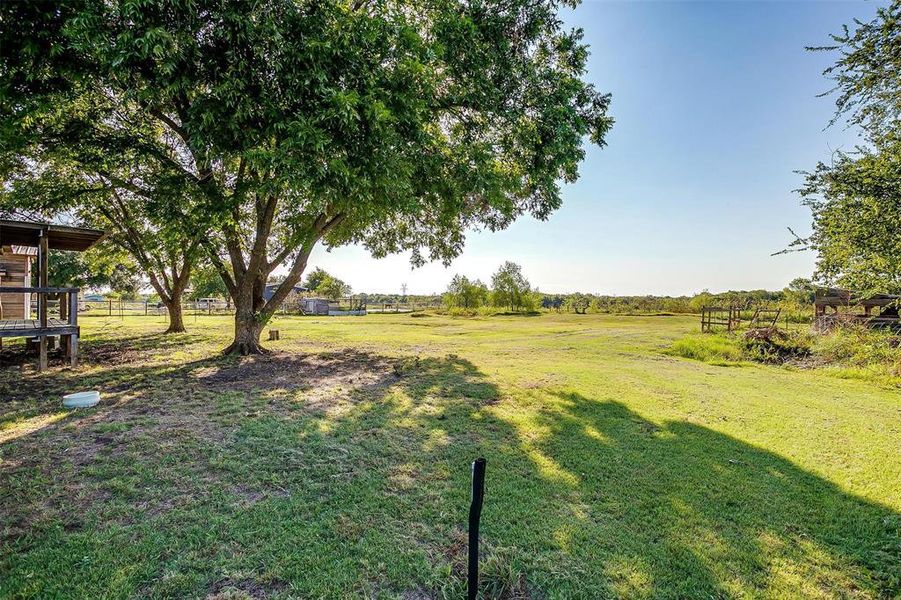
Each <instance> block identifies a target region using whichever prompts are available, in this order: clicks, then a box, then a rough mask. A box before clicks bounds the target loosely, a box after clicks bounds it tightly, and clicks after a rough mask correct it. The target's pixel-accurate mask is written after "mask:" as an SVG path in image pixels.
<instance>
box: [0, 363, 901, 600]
mask: <svg viewBox="0 0 901 600" xmlns="http://www.w3.org/2000/svg"><path fill="white" fill-rule="evenodd" d="M84 377H85V376H84V374H81V373H79V372H77V371H68V370H63V371H57V372H55V373H53V374H52V375H51V376H50V377H42V378H40V379H39V381H40V382H41V383H42V385H45V386H46V387H45V388H43V389H42V393H46V394H50V393H52V391H53V390H56V389H68V388H70V387H71V386H72V385H74V384H75V383H76V382H78V383H79V384H80V385H90V386H91V387H96V388H99V389H100V390H101V392H102V393H103V394H104V397H105V398H106V400H104V402H103V403H102V404H101V406H100V407H98V408H97V409H92V410H89V411H78V412H76V413H71V414H69V415H67V416H62V417H61V418H59V419H58V420H52V419H51V420H49V421H47V422H44V421H39V422H38V425H40V426H39V427H36V428H34V429H31V430H27V429H26V430H25V432H24V433H23V434H22V435H19V436H17V437H13V438H8V439H6V440H3V441H0V458H2V459H3V460H2V462H0V489H3V490H5V492H4V495H3V496H2V497H0V522H2V523H3V524H4V525H3V526H2V528H0V547H3V548H6V549H9V550H10V551H9V552H3V553H0V554H5V556H6V557H7V558H5V559H0V571H3V572H6V573H9V574H10V577H9V578H8V582H9V583H8V588H7V589H8V590H10V591H11V593H12V594H13V595H15V594H16V593H17V592H22V590H25V589H29V590H37V592H36V593H37V595H45V596H52V595H54V594H56V595H66V594H68V595H70V596H71V595H81V596H91V595H94V596H96V595H98V594H100V593H101V592H102V591H103V590H104V589H105V587H104V586H107V585H109V584H110V582H111V578H112V577H113V574H116V575H115V576H116V577H118V578H119V580H117V585H120V586H122V587H121V589H122V590H124V593H123V595H136V596H158V597H166V596H169V597H172V596H197V595H199V596H203V595H204V594H207V593H214V592H216V590H219V589H221V588H223V586H226V584H225V583H223V582H227V584H228V585H227V586H226V587H233V588H235V589H239V590H240V589H257V588H259V589H271V590H274V591H273V592H272V593H273V595H275V596H277V595H278V594H279V593H281V592H283V591H285V590H290V593H291V594H295V595H300V596H314V597H316V596H333V597H334V596H367V595H368V596H377V595H379V594H388V595H395V596H402V597H403V594H408V595H407V596H406V597H432V594H435V593H437V591H440V589H441V585H442V581H444V580H447V579H451V580H458V579H459V577H460V576H461V574H462V571H461V570H460V568H459V566H460V565H461V564H462V553H463V552H464V551H465V545H463V544H462V542H461V539H465V537H463V536H462V526H463V524H464V523H465V519H466V508H467V505H468V500H469V498H468V494H469V481H468V477H469V469H468V467H469V463H470V461H471V460H472V459H473V458H475V457H477V456H479V455H484V456H487V457H488V461H489V466H488V494H487V497H486V506H485V512H484V515H483V532H484V541H485V544H486V547H488V548H489V549H491V550H490V552H493V551H494V550H495V549H496V550H505V551H507V552H508V553H509V555H510V556H511V559H510V564H509V571H510V573H511V574H512V575H511V577H513V578H516V577H519V576H520V575H525V578H526V579H527V580H528V582H529V584H530V586H531V589H532V592H531V593H533V595H534V596H535V597H541V590H544V592H546V593H547V594H549V595H554V594H556V595H557V596H560V597H612V596H619V597H629V596H632V597H674V598H675V597H725V596H743V595H751V596H757V595H767V592H768V591H770V590H772V589H775V590H781V591H782V593H783V594H792V593H796V594H798V595H809V596H816V595H822V596H854V595H859V596H863V597H866V596H886V597H891V596H892V594H893V593H897V591H898V584H899V582H898V565H899V564H901V563H899V555H898V544H897V540H898V535H899V531H898V528H899V524H901V519H899V515H898V513H897V512H895V511H893V510H891V509H889V508H887V507H884V506H880V505H878V504H875V503H872V502H868V501H866V500H863V499H861V498H858V497H855V496H854V495H852V494H848V493H846V492H843V491H842V490H841V489H839V488H838V487H837V486H835V485H834V484H833V483H831V482H829V481H827V480H825V479H823V478H821V477H818V476H816V475H813V474H811V473H809V472H807V471H805V470H803V469H800V468H798V467H797V466H795V465H793V464H792V463H791V462H790V461H788V460H786V459H784V458H782V457H779V456H777V455H775V454H773V453H771V452H767V451H765V450H762V449H759V448H755V447H753V446H751V445H749V444H746V443H744V442H742V441H740V440H736V439H734V438H731V437H729V436H727V435H724V434H721V433H718V432H716V431H713V430H712V429H709V428H706V427H702V426H699V425H696V424H692V423H687V422H666V423H662V424H658V423H654V422H652V421H650V420H648V419H645V418H643V417H642V416H641V415H639V414H638V413H636V412H634V411H632V410H630V409H629V408H628V407H626V406H625V405H623V404H622V403H619V402H616V401H613V400H593V399H590V398H587V397H585V396H582V395H580V394H578V393H557V394H553V395H550V394H545V393H544V392H543V391H535V392H534V396H532V397H531V400H534V402H531V403H530V402H529V401H530V398H526V397H521V396H517V397H516V399H515V400H514V399H513V398H510V397H508V396H505V394H504V393H503V391H502V389H500V388H498V386H497V385H496V384H495V383H493V382H492V381H491V379H490V378H489V377H488V376H487V375H486V374H485V373H484V372H482V371H481V370H480V369H479V368H478V367H477V366H476V365H475V364H474V363H472V362H471V361H469V360H466V359H464V358H461V357H458V356H455V355H447V356H443V357H429V358H416V357H392V356H385V355H381V354H377V353H370V352H364V351H358V350H353V351H339V352H324V353H316V354H288V353H277V354H275V355H272V356H263V357H246V358H236V357H219V356H216V357H211V358H206V359H202V360H197V361H192V362H189V363H178V362H171V363H163V364H156V365H150V366H148V365H142V364H139V363H138V364H136V363H125V364H117V365H111V366H110V367H109V368H107V369H103V370H101V371H100V372H98V373H95V374H92V375H90V377H91V378H93V379H89V381H87V382H85V381H84ZM40 402H44V401H40ZM40 402H39V403H37V404H35V407H36V408H37V410H38V414H37V417H39V418H43V417H46V416H48V415H49V416H52V415H53V414H55V413H57V412H58V410H59V409H58V400H54V401H53V405H52V406H51V405H50V404H41V403H40ZM2 411H4V408H3V406H2V405H0V417H2V416H3V412H2ZM0 420H2V419H0ZM73 502H76V503H78V506H79V511H77V512H74V513H73V511H69V510H66V508H67V507H69V506H71V504H72V503H73ZM86 555H87V556H90V557H91V564H93V565H95V566H96V569H97V570H96V572H95V574H94V575H92V574H91V572H90V570H87V571H86V570H84V569H79V568H78V565H79V563H78V561H79V560H82V557H84V556H86ZM49 564H54V565H56V567H55V568H56V569H57V570H58V571H59V572H66V573H69V575H68V576H67V577H49V576H48V577H41V576H40V574H41V573H42V572H44V573H46V572H47V569H49V567H48V566H46V565H49ZM34 573H37V574H38V575H39V576H38V578H37V583H36V582H35V578H34V577H32V574H34ZM97 573H100V574H101V575H97ZM235 573H238V574H242V575H241V577H243V579H242V578H241V577H237V576H236V575H234V574H235ZM103 574H106V575H103ZM164 574H165V576H163V575H164ZM267 582H269V584H271V585H270V586H269V587H266V585H268V584H267ZM273 582H274V583H273ZM35 586H37V587H35ZM785 590H788V591H785ZM420 592H421V593H422V594H424V595H420V596H415V594H416V593H420ZM267 593H268V592H267ZM411 594H412V595H411Z"/></svg>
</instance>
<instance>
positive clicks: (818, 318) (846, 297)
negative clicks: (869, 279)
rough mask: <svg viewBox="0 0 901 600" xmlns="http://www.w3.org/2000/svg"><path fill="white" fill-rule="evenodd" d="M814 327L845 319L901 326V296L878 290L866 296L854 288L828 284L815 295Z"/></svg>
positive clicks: (845, 321) (882, 325)
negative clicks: (835, 286)
mask: <svg viewBox="0 0 901 600" xmlns="http://www.w3.org/2000/svg"><path fill="white" fill-rule="evenodd" d="M813 306H814V317H815V318H814V327H816V328H817V329H818V330H821V331H823V330H826V329H830V328H832V327H834V326H835V325H838V324H842V323H859V324H862V325H866V326H867V327H874V328H889V329H901V318H899V315H898V309H899V308H901V296H896V295H891V294H875V295H872V296H863V295H861V294H857V293H856V292H853V291H851V290H845V289H841V288H824V289H819V290H817V291H816V294H815V296H814V302H813Z"/></svg>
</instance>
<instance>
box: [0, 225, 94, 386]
mask: <svg viewBox="0 0 901 600" xmlns="http://www.w3.org/2000/svg"><path fill="white" fill-rule="evenodd" d="M103 236H104V233H103V232H102V231H97V230H95V229H82V228H77V227H66V226H63V225H52V224H49V223H31V222H27V221H9V220H0V249H5V248H9V249H10V252H9V253H6V252H3V253H2V254H0V273H5V277H3V279H0V341H2V340H3V339H4V338H11V337H24V338H28V339H29V341H33V342H34V343H35V345H36V346H37V348H38V369H39V370H44V369H46V368H47V346H48V343H49V342H50V341H51V340H54V339H57V338H58V339H59V341H60V342H62V343H63V345H64V347H65V349H66V353H67V355H68V357H69V360H70V361H71V364H72V365H73V366H74V365H75V364H77V362H78V335H79V329H78V292H79V290H78V288H73V287H50V286H49V284H48V283H49V279H48V278H49V271H48V256H49V252H50V250H71V251H76V252H82V251H84V250H87V249H88V248H90V247H91V246H93V245H94V244H96V243H97V242H98V241H99V240H100V239H102V238H103ZM13 248H33V249H36V251H35V252H27V251H26V252H21V251H13V250H12V249H13ZM22 256H25V257H26V258H25V259H22V258H20V257H22ZM23 260H24V262H23ZM33 261H34V263H36V264H32V263H33ZM35 274H36V277H37V285H36V286H34V285H31V284H32V283H34V279H35ZM51 303H57V311H56V315H51V314H50V310H51V309H50V305H51ZM33 309H36V313H37V314H36V315H33V314H32V311H33ZM33 316H36V317H37V318H33Z"/></svg>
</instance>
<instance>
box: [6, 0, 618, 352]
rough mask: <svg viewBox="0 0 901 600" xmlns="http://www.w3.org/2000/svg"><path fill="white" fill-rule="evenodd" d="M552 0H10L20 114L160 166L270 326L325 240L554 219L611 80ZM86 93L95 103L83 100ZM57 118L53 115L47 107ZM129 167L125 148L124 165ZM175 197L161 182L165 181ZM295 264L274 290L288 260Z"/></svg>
mask: <svg viewBox="0 0 901 600" xmlns="http://www.w3.org/2000/svg"><path fill="white" fill-rule="evenodd" d="M559 8H560V3H558V2H556V1H553V0H503V1H500V0H497V1H477V2H463V1H454V0H425V1H422V2H415V3H413V2H411V3H403V2H390V1H379V0H373V1H365V0H360V1H347V0H340V1H338V0H322V1H320V2H300V1H297V0H252V1H251V0H236V1H233V2H221V1H219V0H215V1H213V0H199V1H196V2H192V1H188V2H181V1H178V2H176V1H174V0H119V1H112V2H110V1H101V0H64V1H62V2H57V3H52V4H50V3H43V2H17V3H3V4H0V20H2V21H0V31H2V32H0V36H2V37H0V45H2V46H3V47H4V52H3V57H2V59H0V60H2V63H0V93H2V94H3V100H5V101H6V102H5V103H2V104H4V106H5V108H3V109H0V110H2V111H3V112H2V113H0V115H2V117H3V122H2V124H0V128H2V131H3V132H4V134H8V135H7V136H6V139H7V140H8V143H9V144H11V145H15V144H17V143H20V142H21V140H27V139H31V138H34V137H37V138H39V139H42V140H43V139H52V140H53V143H62V144H65V145H66V146H68V147H75V148H77V149H78V151H79V152H80V153H103V152H109V151H110V149H111V148H115V149H117V150H118V151H120V152H121V153H122V154H123V155H124V156H126V157H128V160H129V161H131V164H134V165H137V166H138V168H144V167H143V165H145V164H146V165H151V166H152V167H153V168H154V169H156V170H159V171H160V173H161V175H160V176H158V177H154V178H153V179H149V180H147V181H141V182H140V185H139V186H138V187H137V188H136V189H135V190H133V191H134V193H135V194H137V195H140V196H142V197H147V198H157V199H159V198H162V199H163V200H162V201H167V202H169V201H170V199H171V198H173V197H175V194H174V193H172V191H173V190H177V191H178V192H179V193H181V194H184V195H185V197H187V198H188V201H184V202H180V203H175V202H172V203H171V206H169V209H170V211H171V216H170V219H171V220H172V221H173V222H177V223H181V224H185V225H186V226H189V227H190V226H192V224H194V223H198V222H203V223H205V224H206V226H207V236H204V237H203V247H204V250H205V252H206V253H207V254H208V258H209V259H210V260H211V261H213V262H214V264H216V265H217V268H218V270H219V272H220V275H221V276H222V278H223V281H224V282H225V284H226V287H227V289H228V291H229V294H230V295H231V296H232V298H233V299H234V303H235V308H236V314H235V335H234V342H233V344H231V345H230V347H229V348H228V349H227V351H233V352H240V353H251V352H258V351H260V347H259V334H260V332H261V330H262V327H263V326H264V324H265V323H266V322H267V321H268V320H269V318H270V317H271V316H272V314H273V313H274V312H275V310H276V309H277V308H278V306H279V305H280V304H281V302H282V301H283V300H284V299H285V297H286V296H287V295H288V294H289V293H290V291H291V290H292V288H293V286H294V285H295V284H296V283H297V282H298V281H299V279H300V277H301V276H302V274H303V272H304V270H305V268H306V265H307V260H308V258H309V256H310V253H311V251H312V250H313V248H314V246H315V245H316V244H318V243H320V242H321V243H325V244H326V245H330V246H334V245H340V244H347V243H358V244H362V245H363V246H365V247H366V248H368V249H369V250H370V252H371V253H372V254H373V255H374V256H376V257H380V256H384V255H386V254H388V253H393V252H399V251H403V250H408V251H410V252H411V253H412V260H413V263H414V264H421V263H422V262H424V261H426V260H444V261H449V260H451V259H452V258H453V257H455V256H456V255H458V254H459V253H460V251H461V250H462V248H463V245H464V241H465V233H466V231H467V230H469V229H472V228H488V229H491V230H496V229H501V228H504V227H506V226H507V225H508V224H510V223H511V222H512V221H513V220H514V219H515V218H517V217H518V216H519V215H521V214H523V213H530V214H532V215H534V216H535V217H537V218H540V219H544V218H546V217H547V216H548V215H549V214H550V213H551V212H552V211H553V210H554V209H556V208H557V207H558V206H559V205H560V202H561V197H560V183H561V182H566V181H573V180H574V179H575V178H576V177H577V167H578V164H579V162H580V161H581V159H582V158H583V154H584V151H583V148H582V146H583V141H584V140H585V139H587V140H588V141H590V142H592V143H595V144H603V142H604V136H605V134H606V132H607V130H608V128H609V126H610V124H611V120H610V118H609V117H608V115H607V110H608V104H609V97H608V96H606V95H603V94H600V93H598V92H597V91H595V90H594V88H593V87H592V86H591V85H589V84H587V83H586V82H585V81H584V80H583V77H584V73H585V65H586V60H587V56H588V53H587V49H586V46H585V45H584V44H583V43H582V40H581V37H582V36H581V32H580V31H568V30H566V29H564V27H563V25H562V22H561V20H560V18H559V16H558V10H559ZM73 98H77V99H78V103H79V106H80V107H83V108H82V110H81V112H80V113H79V112H78V111H76V112H75V114H74V115H73V117H72V118H71V119H68V118H67V115H66V114H63V113H64V109H65V107H66V106H67V105H68V104H70V103H71V102H72V101H73V100H72V99H73ZM47 123H51V124H52V127H48V126H46V124H47ZM117 166H121V165H117ZM156 201H161V200H156ZM281 265H285V266H286V269H287V275H286V277H285V279H284V280H283V281H282V283H281V284H280V285H279V287H278V288H277V290H276V292H275V293H274V295H273V296H272V297H271V298H270V299H269V300H268V301H266V300H264V298H263V290H264V287H265V284H266V282H267V280H268V278H269V275H270V274H271V273H272V272H273V271H274V270H275V269H276V268H278V267H279V266H281Z"/></svg>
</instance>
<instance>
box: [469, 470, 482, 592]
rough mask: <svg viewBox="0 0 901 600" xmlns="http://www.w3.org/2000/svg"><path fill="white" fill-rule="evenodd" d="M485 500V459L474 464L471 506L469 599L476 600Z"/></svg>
mask: <svg viewBox="0 0 901 600" xmlns="http://www.w3.org/2000/svg"><path fill="white" fill-rule="evenodd" d="M484 499H485V459H484V458H477V459H476V460H475V461H473V463H472V502H471V503H470V505H469V569H468V584H469V585H468V590H469V594H468V596H467V598H468V599H469V600H476V596H477V595H478V593H479V519H481V517H482V501H483V500H484Z"/></svg>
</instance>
